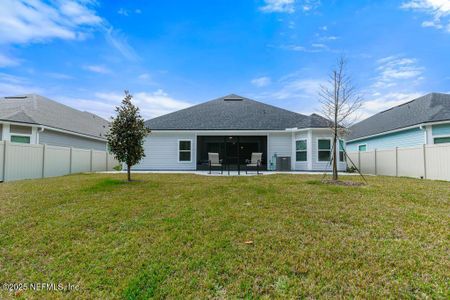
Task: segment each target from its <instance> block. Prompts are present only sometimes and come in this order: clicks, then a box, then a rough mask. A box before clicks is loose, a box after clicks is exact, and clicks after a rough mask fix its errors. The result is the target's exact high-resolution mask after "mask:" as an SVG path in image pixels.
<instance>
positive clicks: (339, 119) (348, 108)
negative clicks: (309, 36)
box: [319, 57, 362, 180]
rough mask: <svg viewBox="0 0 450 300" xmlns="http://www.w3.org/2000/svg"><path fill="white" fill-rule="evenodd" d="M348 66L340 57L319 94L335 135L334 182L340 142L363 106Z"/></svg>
mask: <svg viewBox="0 0 450 300" xmlns="http://www.w3.org/2000/svg"><path fill="white" fill-rule="evenodd" d="M346 66H347V61H346V60H345V58H344V57H340V58H339V59H338V61H337V65H336V67H335V68H333V70H332V71H331V72H330V74H329V78H328V81H327V84H325V85H321V86H320V92H319V97H320V103H321V104H322V107H321V112H322V114H323V116H324V117H325V118H327V119H328V120H329V121H330V128H331V130H332V133H333V146H332V149H333V152H332V158H331V162H332V165H333V180H338V171H337V155H336V149H337V148H338V147H340V144H339V140H340V139H341V138H343V136H344V135H345V130H346V128H348V127H349V126H350V125H351V124H352V123H353V122H354V121H355V118H352V116H353V115H354V113H355V112H356V111H357V110H358V109H359V108H361V105H362V97H361V96H360V95H359V94H358V92H357V91H356V89H355V87H354V85H353V84H352V80H351V78H350V76H349V75H347V70H346ZM339 150H340V149H339Z"/></svg>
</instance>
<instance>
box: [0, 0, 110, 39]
mask: <svg viewBox="0 0 450 300" xmlns="http://www.w3.org/2000/svg"><path fill="white" fill-rule="evenodd" d="M52 3H53V2H52ZM54 3H55V5H51V4H48V3H47V2H44V1H41V0H34V1H23V0H3V1H2V3H1V4H0V43H3V44H16V43H17V44H22V43H29V42H42V41H46V40H50V39H55V38H57V39H66V40H74V39H78V38H82V37H83V36H84V35H83V33H84V32H86V31H87V30H88V28H89V27H92V26H98V25H100V24H101V23H102V19H101V18H100V17H99V16H97V14H96V13H95V11H94V10H92V9H91V8H90V7H89V6H88V5H87V4H86V1H83V2H82V1H58V2H54Z"/></svg>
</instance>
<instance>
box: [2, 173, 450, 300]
mask: <svg viewBox="0 0 450 300" xmlns="http://www.w3.org/2000/svg"><path fill="white" fill-rule="evenodd" d="M347 178H348V179H349V180H359V179H358V178H357V177H346V179H347ZM123 179H124V175H111V174H84V175H72V176H65V177H59V178H50V179H44V180H29V181H21V182H12V183H3V184H0V283H5V282H6V283H36V282H39V283H47V282H48V283H56V284H58V283H62V284H68V283H70V284H74V285H77V286H78V289H77V290H75V291H52V292H50V291H45V290H41V291H31V290H26V291H23V290H22V291H20V292H17V293H14V292H9V291H5V290H3V291H0V299H1V298H9V297H12V296H15V297H17V298H19V299H20V298H22V299H30V298H31V299H33V298H43V297H45V298H47V299H51V298H71V299H75V298H76V299H95V298H97V299H99V298H103V299H104V298H108V299H114V298H116V299H148V298H177V299H186V298H188V299H189V298H191V299H199V298H216V299H221V298H245V299H252V298H280V299H286V298H296V299H298V298H318V297H323V298H348V297H351V298H443V299H448V297H449V290H450V287H449V282H450V280H449V270H450V263H449V248H450V243H449V238H450V236H449V228H450V226H449V208H450V205H449V204H450V203H449V202H450V200H449V199H450V184H449V183H448V182H438V181H424V180H416V179H406V178H388V177H370V178H369V185H368V186H364V187H346V186H332V185H325V184H322V183H321V182H320V181H319V180H320V176H306V175H271V176H258V177H256V176H255V177H240V178H238V177H202V176H195V175H185V174H177V175H175V174H174V175H169V174H158V175H144V174H142V175H136V176H135V179H139V180H140V181H139V182H132V183H124V182H123Z"/></svg>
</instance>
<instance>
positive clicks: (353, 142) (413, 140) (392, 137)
mask: <svg viewBox="0 0 450 300" xmlns="http://www.w3.org/2000/svg"><path fill="white" fill-rule="evenodd" d="M349 131H350V134H349V136H348V138H347V151H371V150H375V149H377V150H383V149H394V148H395V147H401V148H405V147H416V146H420V145H423V144H427V145H430V144H442V143H450V95H448V94H441V93H430V94H427V95H425V96H422V97H420V98H417V99H414V100H411V101H409V102H407V103H403V104H401V105H398V106H395V107H392V108H390V109H388V110H385V111H382V112H380V113H378V114H375V115H373V116H372V117H369V118H367V119H365V120H363V121H361V122H359V123H357V124H355V125H353V126H352V127H350V128H349Z"/></svg>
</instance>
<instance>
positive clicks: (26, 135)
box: [9, 132, 33, 144]
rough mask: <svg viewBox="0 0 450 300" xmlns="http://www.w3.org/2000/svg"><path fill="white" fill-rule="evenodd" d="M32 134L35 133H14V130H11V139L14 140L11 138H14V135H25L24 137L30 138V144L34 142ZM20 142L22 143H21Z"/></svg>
mask: <svg viewBox="0 0 450 300" xmlns="http://www.w3.org/2000/svg"><path fill="white" fill-rule="evenodd" d="M32 135H33V134H25V133H13V132H9V141H10V142H12V141H11V138H12V137H13V136H23V137H29V138H30V143H29V144H33V138H32ZM19 144H22V143H19Z"/></svg>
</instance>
